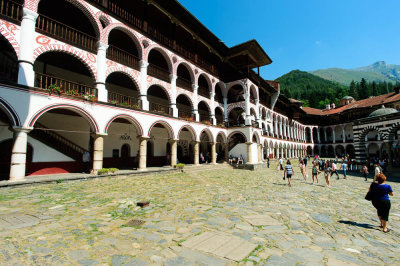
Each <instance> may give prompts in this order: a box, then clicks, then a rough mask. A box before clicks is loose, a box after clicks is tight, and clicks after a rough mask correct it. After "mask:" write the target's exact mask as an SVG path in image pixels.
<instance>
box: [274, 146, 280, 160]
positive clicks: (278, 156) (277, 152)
mask: <svg viewBox="0 0 400 266" xmlns="http://www.w3.org/2000/svg"><path fill="white" fill-rule="evenodd" d="M275 151H276V158H278V159H279V158H280V154H279V148H275Z"/></svg>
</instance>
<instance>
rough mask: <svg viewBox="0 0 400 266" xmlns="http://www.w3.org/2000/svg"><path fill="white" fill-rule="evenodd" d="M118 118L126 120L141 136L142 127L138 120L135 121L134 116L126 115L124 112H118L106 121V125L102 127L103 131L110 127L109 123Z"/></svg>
mask: <svg viewBox="0 0 400 266" xmlns="http://www.w3.org/2000/svg"><path fill="white" fill-rule="evenodd" d="M118 118H124V119H126V120H128V121H129V122H130V123H131V124H132V125H133V126H134V127H135V128H136V130H137V131H138V133H139V136H143V128H142V126H141V125H140V123H139V121H137V120H136V119H135V118H134V117H132V116H130V115H126V114H119V115H116V116H114V117H113V118H111V119H110V121H108V123H107V124H106V126H105V128H104V133H107V132H108V128H109V127H110V125H111V123H112V122H113V121H114V120H116V119H118Z"/></svg>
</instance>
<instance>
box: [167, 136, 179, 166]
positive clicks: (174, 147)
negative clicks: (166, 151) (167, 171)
mask: <svg viewBox="0 0 400 266" xmlns="http://www.w3.org/2000/svg"><path fill="white" fill-rule="evenodd" d="M169 143H170V144H171V167H174V166H175V165H176V161H177V150H178V140H176V139H171V140H169Z"/></svg>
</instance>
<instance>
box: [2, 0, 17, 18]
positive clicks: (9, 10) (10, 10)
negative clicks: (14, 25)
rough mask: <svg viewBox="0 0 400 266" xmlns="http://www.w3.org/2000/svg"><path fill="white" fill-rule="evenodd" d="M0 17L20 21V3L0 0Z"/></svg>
mask: <svg viewBox="0 0 400 266" xmlns="http://www.w3.org/2000/svg"><path fill="white" fill-rule="evenodd" d="M0 17H4V18H6V19H11V20H12V21H14V22H19V21H21V19H22V5H21V4H18V3H15V2H13V1H10V0H0ZM18 24H19V23H18Z"/></svg>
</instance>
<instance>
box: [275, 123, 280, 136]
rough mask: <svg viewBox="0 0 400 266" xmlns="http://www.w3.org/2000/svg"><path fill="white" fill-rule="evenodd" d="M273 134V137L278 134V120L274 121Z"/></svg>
mask: <svg viewBox="0 0 400 266" xmlns="http://www.w3.org/2000/svg"><path fill="white" fill-rule="evenodd" d="M274 136H275V137H278V136H279V134H278V121H276V120H275V121H274Z"/></svg>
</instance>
